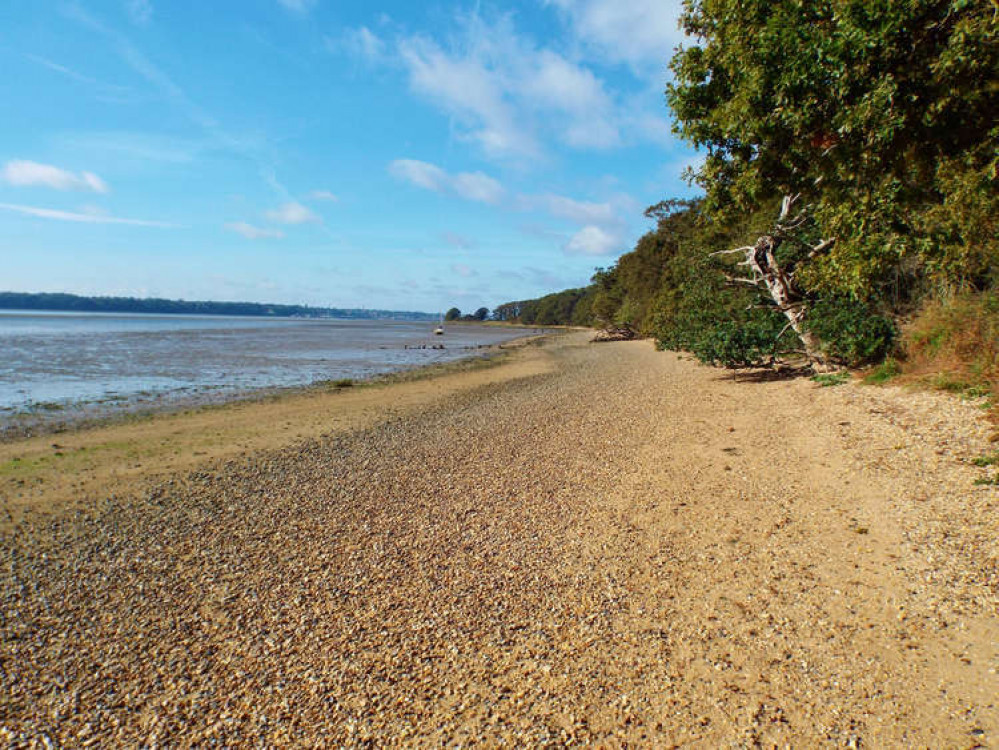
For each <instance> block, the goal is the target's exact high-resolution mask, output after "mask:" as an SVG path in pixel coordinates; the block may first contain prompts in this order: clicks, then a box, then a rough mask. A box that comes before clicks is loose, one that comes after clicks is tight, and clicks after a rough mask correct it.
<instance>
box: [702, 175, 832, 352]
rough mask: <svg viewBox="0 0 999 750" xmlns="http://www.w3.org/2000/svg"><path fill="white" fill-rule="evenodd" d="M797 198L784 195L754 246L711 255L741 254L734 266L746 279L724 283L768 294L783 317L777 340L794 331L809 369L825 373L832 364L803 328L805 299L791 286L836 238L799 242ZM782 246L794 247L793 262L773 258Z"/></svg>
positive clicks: (803, 213)
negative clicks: (745, 273) (777, 211)
mask: <svg viewBox="0 0 999 750" xmlns="http://www.w3.org/2000/svg"><path fill="white" fill-rule="evenodd" d="M799 197H800V194H799V195H793V196H792V195H787V196H784V200H783V201H781V209H780V216H779V217H778V218H777V222H776V223H775V224H774V228H773V230H771V231H770V232H769V233H768V234H764V235H762V236H761V237H760V238H759V239H758V240H756V244H754V245H746V246H744V247H737V248H733V249H731V250H721V251H719V252H717V253H712V255H736V254H739V255H742V256H743V258H744V260H742V261H740V262H739V263H738V264H737V265H740V266H746V267H747V268H748V269H749V273H750V276H749V277H736V276H731V275H729V274H725V276H726V279H727V280H728V283H729V284H730V285H733V286H750V287H752V288H754V289H756V290H757V291H759V292H761V293H763V294H764V295H765V296H767V295H768V296H769V299H770V300H771V301H772V303H773V305H774V306H775V307H776V308H777V309H778V310H779V311H780V312H781V313H782V314H783V315H784V317H785V318H787V325H786V326H784V330H782V331H781V332H780V334H778V336H777V338H778V339H779V338H780V337H781V336H783V335H784V333H785V332H786V331H787V330H788V329H790V330H792V331H794V333H795V334H796V335H797V336H798V338H799V339H800V340H801V343H802V346H803V347H804V354H805V356H806V357H808V360H809V361H810V362H811V364H812V367H813V368H814V369H816V370H827V369H830V368H831V367H832V366H833V363H832V362H831V361H830V360H829V358H828V357H827V356H826V355H825V354H824V352H823V347H822V340H821V339H820V338H819V337H818V336H817V335H816V334H815V333H814V332H812V331H810V330H809V329H808V327H807V325H805V318H806V316H807V315H808V299H807V297H806V296H805V295H804V293H803V292H802V291H801V289H800V288H799V287H798V285H797V284H796V283H795V274H796V272H797V269H798V266H799V265H800V264H801V263H802V262H805V261H809V260H812V259H813V258H815V257H817V256H819V255H822V254H823V253H826V252H828V251H829V249H830V248H831V247H832V246H833V245H834V244H835V243H836V239H835V238H829V239H825V240H820V241H819V242H818V243H817V244H814V245H813V244H811V243H809V242H806V241H805V240H804V239H802V237H801V234H800V231H801V229H802V227H804V226H805V224H806V223H807V222H808V208H807V207H805V208H802V209H801V210H800V211H798V213H797V214H795V215H794V216H793V217H792V216H791V211H792V209H793V208H794V204H795V203H796V202H797V201H798V198H799ZM784 243H792V244H794V245H796V246H798V248H799V249H800V251H801V252H800V253H797V254H795V256H794V257H796V258H797V259H796V260H791V261H784V263H783V265H782V264H781V263H779V262H778V261H777V257H776V256H777V249H778V248H779V247H781V245H783V244H784Z"/></svg>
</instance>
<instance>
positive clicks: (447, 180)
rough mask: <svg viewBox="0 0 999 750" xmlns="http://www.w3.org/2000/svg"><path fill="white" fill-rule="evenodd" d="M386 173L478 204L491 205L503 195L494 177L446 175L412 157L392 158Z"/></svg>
mask: <svg viewBox="0 0 999 750" xmlns="http://www.w3.org/2000/svg"><path fill="white" fill-rule="evenodd" d="M389 172H390V173H391V174H392V175H393V176H395V177H397V178H398V179H400V180H405V181H406V182H410V183H412V184H414V185H417V186H418V187H422V188H425V189H427V190H433V191H434V192H437V193H452V194H454V195H457V196H459V197H461V198H464V199H466V200H471V201H477V202H479V203H490V204H493V205H495V204H498V203H499V202H500V201H501V200H503V198H504V196H505V195H506V191H505V190H504V189H503V186H502V185H501V184H500V183H499V181H498V180H495V179H493V178H492V177H490V176H488V175H486V174H483V173H482V172H460V173H458V174H450V173H448V172H446V171H445V170H443V169H441V168H440V167H438V166H437V165H436V164H430V163H429V162H425V161H418V160H416V159H396V160H395V161H393V162H392V163H391V164H390V165H389Z"/></svg>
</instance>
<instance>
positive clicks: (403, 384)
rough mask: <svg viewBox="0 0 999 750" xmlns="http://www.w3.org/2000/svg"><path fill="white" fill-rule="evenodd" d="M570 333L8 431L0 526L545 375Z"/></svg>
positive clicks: (3, 441) (0, 467)
mask: <svg viewBox="0 0 999 750" xmlns="http://www.w3.org/2000/svg"><path fill="white" fill-rule="evenodd" d="M564 335H566V334H565V332H551V331H549V332H547V333H543V334H537V335H527V336H522V337H519V338H515V339H510V340H508V341H505V342H502V343H500V344H496V345H493V346H490V347H487V348H486V349H484V350H481V351H479V352H477V353H476V354H473V355H471V356H468V357H463V358H461V359H456V360H452V361H448V362H440V363H434V364H429V365H423V366H417V367H412V368H408V369H402V370H396V371H393V372H389V373H383V374H380V375H375V376H373V377H371V378H368V379H365V380H363V381H352V384H351V385H350V386H338V385H336V382H337V381H321V382H318V383H313V384H311V385H307V386H290V387H286V388H270V389H253V390H250V391H247V392H245V393H244V394H242V396H241V397H239V398H227V399H224V400H221V401H218V402H210V403H205V402H192V403H180V404H177V403H173V404H164V405H163V408H162V409H158V410H152V411H149V412H126V411H121V410H114V409H112V410H110V412H109V413H106V414H103V415H100V416H99V417H98V418H95V419H93V420H77V421H75V422H72V423H68V424H60V423H49V424H48V425H46V426H45V427H47V428H48V429H41V430H39V432H38V433H36V434H26V435H18V434H13V435H12V434H9V433H8V434H4V435H3V437H2V438H0V500H2V501H3V506H2V507H0V532H3V531H9V530H10V529H12V528H13V527H15V526H16V524H17V523H19V522H20V521H22V520H24V519H25V518H26V514H27V515H38V514H42V515H44V514H48V513H52V512H58V511H60V510H61V509H63V508H64V507H65V506H67V505H73V504H76V505H80V504H81V503H82V506H86V505H87V504H88V503H90V502H99V501H100V500H99V499H100V498H102V497H107V496H110V495H113V494H116V493H117V494H121V493H123V492H128V491H132V490H134V489H136V488H137V487H139V486H141V485H142V483H143V482H148V480H149V479H150V478H151V477H154V476H167V475H170V474H172V473H176V472H181V471H188V470H191V469H193V468H195V467H197V466H201V465H205V464H208V463H211V462H213V461H220V460H226V459H229V458H232V457H235V456H238V455H246V454H247V453H249V452H252V451H258V450H270V449H274V448H279V447H283V446H286V445H288V444H290V443H291V442H294V441H296V440H305V439H312V438H316V437H319V436H320V435H323V434H326V433H332V432H344V431H351V430H354V429H362V428H364V427H367V426H368V425H370V424H373V423H374V422H376V421H378V420H379V419H382V418H384V416H385V414H386V413H392V412H399V413H403V412H406V411H408V410H413V409H419V408H429V407H430V406H431V405H432V404H433V403H435V402H437V401H438V400H440V399H442V398H445V397H446V396H447V395H448V394H451V393H460V392H464V391H466V390H468V389H471V388H475V387H478V386H480V385H483V384H488V383H495V382H503V381H505V380H509V379H514V378H518V377H529V376H531V375H533V374H538V373H540V372H544V371H545V370H546V369H547V368H548V367H549V366H550V364H549V363H548V362H547V361H546V355H545V349H546V347H547V346H551V345H553V343H554V342H555V341H557V340H558V339H559V338H561V337H562V336H564ZM87 497H89V498H90V499H89V500H86V499H81V498H87Z"/></svg>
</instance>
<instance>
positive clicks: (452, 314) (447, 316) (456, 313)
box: [444, 307, 461, 321]
mask: <svg viewBox="0 0 999 750" xmlns="http://www.w3.org/2000/svg"><path fill="white" fill-rule="evenodd" d="M460 317H461V310H459V309H458V308H457V307H452V308H451V309H450V310H448V311H447V312H446V313H444V320H449V321H450V320H458V319H459V318H460Z"/></svg>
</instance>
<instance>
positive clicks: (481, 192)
mask: <svg viewBox="0 0 999 750" xmlns="http://www.w3.org/2000/svg"><path fill="white" fill-rule="evenodd" d="M451 187H452V189H453V190H454V192H455V193H457V194H458V195H460V196H461V197H462V198H465V199H466V200H470V201H478V202H480V203H492V204H496V203H499V202H500V201H501V200H502V199H503V195H504V191H503V186H502V185H500V183H499V182H497V181H496V180H494V179H493V178H492V177H489V176H488V175H484V174H482V172H462V173H461V174H457V175H455V176H454V179H453V180H452V181H451Z"/></svg>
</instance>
